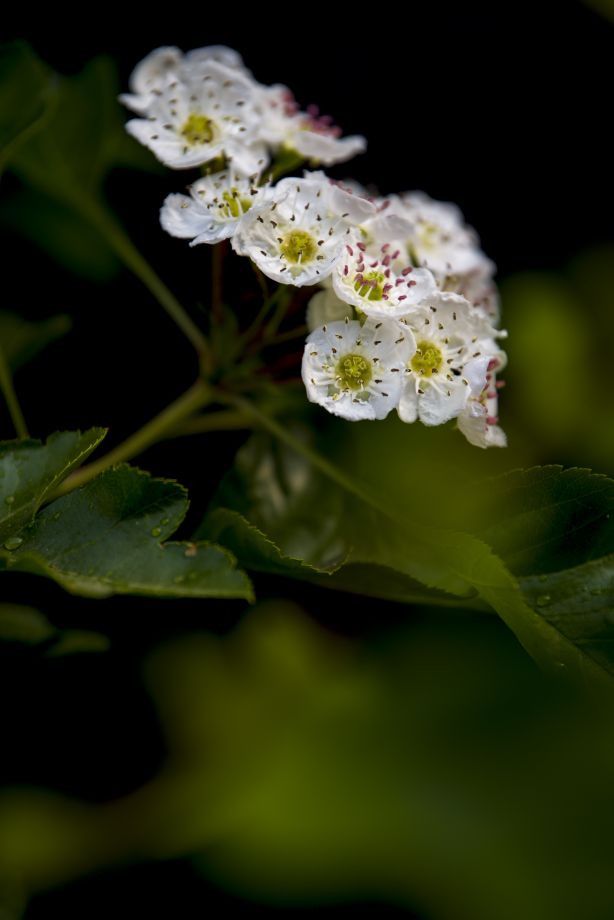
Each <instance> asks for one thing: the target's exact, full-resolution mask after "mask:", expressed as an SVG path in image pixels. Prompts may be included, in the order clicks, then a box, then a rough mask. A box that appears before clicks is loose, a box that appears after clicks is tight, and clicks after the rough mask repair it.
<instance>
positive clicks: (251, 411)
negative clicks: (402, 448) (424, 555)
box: [215, 392, 396, 519]
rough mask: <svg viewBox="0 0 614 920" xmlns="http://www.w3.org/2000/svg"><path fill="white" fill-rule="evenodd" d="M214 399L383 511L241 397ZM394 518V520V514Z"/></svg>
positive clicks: (358, 487)
mask: <svg viewBox="0 0 614 920" xmlns="http://www.w3.org/2000/svg"><path fill="white" fill-rule="evenodd" d="M215 398H216V399H218V400H219V401H220V402H225V403H228V404H230V405H233V406H236V408H237V409H238V410H239V411H240V412H242V413H244V415H247V416H248V417H249V416H251V418H252V419H254V421H256V422H257V423H258V425H259V426H260V427H261V428H264V429H265V430H267V431H270V432H271V434H272V435H274V437H276V438H278V439H279V440H280V441H283V442H284V443H285V444H287V445H288V447H290V448H291V449H292V450H294V451H296V452H297V453H298V454H302V455H303V457H305V458H306V459H307V460H309V462H310V463H312V464H313V466H315V467H316V468H317V469H319V470H320V471H321V472H322V473H324V475H325V476H327V477H328V478H329V479H331V480H332V481H333V482H336V483H337V485H340V486H341V488H342V489H345V490H346V492H350V493H351V494H352V495H355V496H356V497H357V498H359V499H360V500H361V501H363V502H365V503H366V504H367V505H369V506H370V507H371V508H376V509H377V510H378V511H382V510H384V509H382V507H381V505H380V504H379V502H376V501H374V499H373V496H372V495H371V494H370V493H369V491H368V490H367V489H363V488H362V486H361V485H360V484H359V483H357V482H354V481H353V480H351V479H348V478H347V477H346V476H344V475H343V473H342V472H341V470H339V469H338V468H337V467H336V466H335V465H334V464H333V463H329V462H328V460H326V458H325V457H323V456H322V455H321V454H319V453H318V452H317V451H315V450H312V449H311V447H308V445H307V444H304V443H303V442H302V441H299V439H298V438H295V437H294V435H292V434H290V432H289V431H288V429H287V427H284V426H283V425H280V424H279V422H276V421H275V419H273V418H271V417H270V416H268V415H266V414H265V413H264V412H261V411H260V409H258V408H257V407H256V406H254V405H253V404H252V403H251V402H249V400H247V399H244V398H243V397H242V396H236V395H234V394H228V393H219V392H218V393H216V395H215ZM394 517H395V519H396V514H395V515H394Z"/></svg>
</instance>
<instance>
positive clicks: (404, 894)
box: [0, 603, 614, 920]
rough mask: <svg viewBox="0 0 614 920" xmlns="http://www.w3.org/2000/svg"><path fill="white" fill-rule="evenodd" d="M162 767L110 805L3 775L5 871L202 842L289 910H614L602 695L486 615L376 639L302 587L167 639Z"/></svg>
mask: <svg viewBox="0 0 614 920" xmlns="http://www.w3.org/2000/svg"><path fill="white" fill-rule="evenodd" d="M146 681H147V685H148V687H149V690H150V693H151V695H152V697H153V699H154V702H155V704H156V707H157V709H158V712H159V715H160V719H161V722H162V725H163V728H164V731H165V734H166V737H167V741H168V746H169V756H168V761H167V764H166V765H165V766H164V767H163V769H162V772H161V773H160V775H159V776H158V777H156V778H154V779H153V780H152V781H150V782H149V783H148V784H146V785H145V786H144V787H143V788H141V789H139V790H137V791H136V792H135V793H133V794H130V795H127V796H125V797H123V798H121V799H119V800H117V801H114V802H110V803H103V804H95V805H85V804H81V803H78V802H75V801H69V800H67V799H63V798H61V797H57V796H51V795H44V794H42V793H33V792H31V791H27V790H25V791H23V792H18V791H17V790H15V791H12V792H11V794H10V795H9V796H5V797H4V798H3V799H2V800H0V817H1V820H0V872H2V871H3V873H4V875H5V876H6V877H7V878H18V879H22V878H23V879H27V881H28V884H29V885H30V887H31V889H33V890H37V889H38V890H40V889H41V888H47V887H51V886H54V887H55V886H57V885H59V884H61V883H62V882H64V881H66V880H67V879H71V878H76V877H79V876H81V875H82V874H83V873H84V872H86V871H89V870H92V869H96V868H98V867H100V866H102V865H105V864H109V863H113V864H118V863H119V864H125V863H126V862H127V861H138V862H142V861H143V860H148V859H154V860H159V859H161V858H162V859H164V858H176V857H181V856H185V855H186V854H191V855H192V856H193V858H194V859H195V861H196V863H197V865H198V866H199V867H200V868H201V870H202V871H203V872H204V873H205V874H206V875H207V876H208V877H209V878H210V879H212V880H213V881H214V883H216V884H218V885H219V884H221V885H223V886H225V887H227V888H228V889H229V890H231V891H233V892H235V894H240V895H241V896H243V897H251V898H256V899H260V900H262V901H264V902H266V903H269V904H272V905H276V906H277V907H278V908H282V909H283V907H284V906H287V905H292V904H297V903H298V904H302V905H305V904H312V905H313V904H318V903H330V902H332V903H339V902H340V901H343V900H345V899H351V900H353V901H357V900H361V899H369V900H373V899H375V900H379V901H388V902H391V903H394V904H397V905H405V906H409V907H413V908H414V909H415V910H418V911H419V912H420V914H424V915H425V916H429V917H433V918H437V920H492V918H493V917H496V918H497V920H518V917H522V918H523V920H544V918H548V920H550V918H555V917H556V918H557V920H577V918H578V917H582V918H583V920H603V918H604V917H608V916H610V915H611V913H612V911H613V910H614V893H613V890H612V886H611V864H612V860H613V859H614V842H613V838H612V834H611V832H610V831H611V815H612V813H613V809H614V787H613V785H612V772H613V771H614V744H613V741H612V732H611V711H610V707H605V706H603V707H601V706H599V705H596V704H595V702H594V700H589V699H587V698H586V697H584V696H582V695H581V694H577V695H574V696H573V697H571V695H570V694H568V692H567V691H566V690H565V689H564V688H563V687H561V686H560V685H556V684H552V682H545V681H544V680H543V679H542V678H541V676H540V675H539V673H538V672H537V670H536V669H534V668H533V667H531V666H530V665H529V663H528V662H527V660H526V658H525V657H524V656H523V655H522V654H520V653H519V650H518V649H517V647H516V645H515V643H513V642H511V641H508V639H507V636H506V634H505V632H504V631H503V630H500V629H499V628H498V627H497V624H496V622H495V621H492V620H489V621H485V620H483V619H482V620H479V621H475V620H463V622H462V623H459V622H457V621H454V620H445V619H444V620H441V621H438V622H437V624H435V622H434V621H430V622H429V621H427V622H425V623H422V624H416V625H414V626H412V627H409V628H408V629H406V630H398V631H395V632H393V633H388V634H386V635H382V636H380V637H379V639H378V641H377V642H375V643H371V644H366V643H358V642H354V641H349V640H347V639H341V638H339V637H334V636H333V635H331V634H330V633H328V632H327V631H324V630H321V629H320V628H318V627H317V626H315V625H314V623H313V621H311V620H310V619H309V618H308V617H306V616H305V615H303V614H302V613H301V612H300V611H299V610H298V609H297V608H296V607H295V606H294V605H291V604H287V603H276V604H266V605H262V606H261V607H260V608H258V609H257V610H256V611H254V613H253V614H250V615H248V616H247V617H246V618H245V619H244V620H243V621H242V623H241V624H240V625H239V627H238V628H237V629H235V630H234V631H233V632H232V633H231V634H229V635H227V636H224V637H215V636H208V635H205V634H200V635H193V636H189V637H183V638H182V639H180V640H177V641H175V642H173V643H172V644H170V645H167V646H163V647H161V648H159V649H158V650H156V652H155V653H154V655H153V656H152V657H150V660H149V661H148V663H147V667H146Z"/></svg>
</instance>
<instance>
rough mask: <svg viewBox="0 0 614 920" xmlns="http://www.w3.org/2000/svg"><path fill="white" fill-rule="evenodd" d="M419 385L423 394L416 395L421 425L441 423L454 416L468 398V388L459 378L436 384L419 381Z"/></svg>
mask: <svg viewBox="0 0 614 920" xmlns="http://www.w3.org/2000/svg"><path fill="white" fill-rule="evenodd" d="M420 386H421V389H423V390H424V394H423V395H419V396H418V414H419V415H420V421H421V422H422V424H423V425H443V424H444V422H449V421H450V419H452V418H456V416H457V415H458V414H459V412H461V411H462V409H463V408H464V407H465V405H466V404H467V400H468V398H469V388H468V387H466V386H465V385H464V384H463V383H462V382H461V380H458V381H455V382H454V383H452V382H451V381H447V380H446V381H441V382H438V383H437V384H434V383H430V382H426V381H421V384H420ZM448 394H449V395H448Z"/></svg>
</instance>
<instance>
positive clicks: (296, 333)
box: [266, 325, 309, 348]
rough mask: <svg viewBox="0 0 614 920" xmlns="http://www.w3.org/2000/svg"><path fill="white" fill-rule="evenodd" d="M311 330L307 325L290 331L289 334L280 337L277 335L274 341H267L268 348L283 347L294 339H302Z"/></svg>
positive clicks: (285, 333)
mask: <svg viewBox="0 0 614 920" xmlns="http://www.w3.org/2000/svg"><path fill="white" fill-rule="evenodd" d="M308 332H309V328H308V327H307V325H303V326H297V327H296V329H289V330H288V331H287V332H282V333H281V334H280V335H276V336H275V337H274V338H272V339H268V340H267V343H266V345H267V348H271V347H272V346H273V345H282V344H283V343H284V342H291V341H292V340H293V339H301V338H304V336H306V335H307V333H308Z"/></svg>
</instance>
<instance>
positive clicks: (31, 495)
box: [0, 428, 106, 543]
mask: <svg viewBox="0 0 614 920" xmlns="http://www.w3.org/2000/svg"><path fill="white" fill-rule="evenodd" d="M105 434H106V431H105V430H104V429H103V428H91V429H90V430H89V431H86V432H85V433H84V434H81V432H79V431H64V432H58V433H56V434H52V435H51V436H50V437H49V438H48V439H47V442H46V444H43V443H42V442H41V441H34V440H28V441H18V442H15V441H4V442H0V543H5V542H6V541H7V540H10V539H11V538H16V535H17V534H18V533H19V532H20V531H21V530H22V529H23V527H25V525H26V524H28V523H29V522H30V521H31V520H32V519H33V517H34V515H35V514H36V512H37V511H38V509H39V508H40V506H41V505H42V504H43V502H44V501H45V500H46V499H47V498H48V497H49V496H50V495H51V494H52V493H53V491H54V489H55V488H56V487H57V486H58V485H59V484H60V483H61V482H62V480H63V479H65V478H66V477H67V476H68V474H69V473H70V472H71V471H72V470H74V469H75V468H76V467H77V466H79V465H80V464H81V463H83V461H84V460H85V459H86V458H87V457H88V456H89V455H90V454H91V452H92V451H93V450H94V449H95V448H96V447H97V446H98V445H99V444H100V442H101V441H102V439H103V438H104V436H105Z"/></svg>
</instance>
